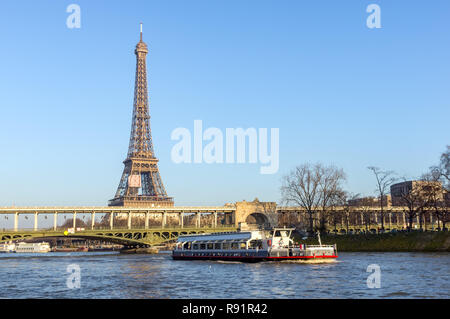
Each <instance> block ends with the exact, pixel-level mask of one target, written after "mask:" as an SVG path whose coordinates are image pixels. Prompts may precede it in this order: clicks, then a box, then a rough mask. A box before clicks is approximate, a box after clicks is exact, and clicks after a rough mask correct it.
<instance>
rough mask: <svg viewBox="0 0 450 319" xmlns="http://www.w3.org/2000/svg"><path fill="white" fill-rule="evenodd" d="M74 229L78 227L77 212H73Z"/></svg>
mask: <svg viewBox="0 0 450 319" xmlns="http://www.w3.org/2000/svg"><path fill="white" fill-rule="evenodd" d="M72 218H73V220H72V221H73V231H76V227H77V212H73V217H72Z"/></svg>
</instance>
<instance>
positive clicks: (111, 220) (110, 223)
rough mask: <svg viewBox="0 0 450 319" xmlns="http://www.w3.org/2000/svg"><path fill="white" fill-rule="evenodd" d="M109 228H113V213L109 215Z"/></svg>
mask: <svg viewBox="0 0 450 319" xmlns="http://www.w3.org/2000/svg"><path fill="white" fill-rule="evenodd" d="M109 228H111V229H113V228H114V212H111V213H109Z"/></svg>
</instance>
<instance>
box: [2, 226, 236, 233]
mask: <svg viewBox="0 0 450 319" xmlns="http://www.w3.org/2000/svg"><path fill="white" fill-rule="evenodd" d="M155 229H157V230H164V229H167V230H171V231H172V230H183V229H187V230H189V229H218V230H220V229H236V227H235V226H234V225H217V227H214V226H211V225H202V226H195V225H192V226H191V225H185V226H180V225H174V226H170V225H166V226H165V227H162V226H155V225H152V226H148V227H145V226H132V227H127V226H119V227H113V228H112V229H111V227H108V226H99V227H97V226H95V227H94V228H92V227H76V228H75V229H74V230H73V227H57V228H56V229H55V228H53V227H46V228H38V229H35V228H33V227H28V228H26V227H25V228H24V227H21V228H18V229H12V228H0V232H2V233H6V232H7V233H14V232H64V231H69V230H73V231H74V232H83V231H108V230H111V231H115V230H117V231H125V230H139V231H143V230H155Z"/></svg>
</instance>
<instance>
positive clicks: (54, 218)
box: [53, 212, 58, 231]
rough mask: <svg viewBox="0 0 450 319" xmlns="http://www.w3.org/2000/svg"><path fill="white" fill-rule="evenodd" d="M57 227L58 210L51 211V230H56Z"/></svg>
mask: <svg viewBox="0 0 450 319" xmlns="http://www.w3.org/2000/svg"><path fill="white" fill-rule="evenodd" d="M57 227H58V212H54V213H53V230H54V231H56V228H57Z"/></svg>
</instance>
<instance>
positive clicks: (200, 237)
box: [178, 232, 252, 242]
mask: <svg viewBox="0 0 450 319" xmlns="http://www.w3.org/2000/svg"><path fill="white" fill-rule="evenodd" d="M251 237H252V233H251V232H235V233H213V234H195V235H182V236H180V237H178V242H187V241H219V240H248V239H250V238H251Z"/></svg>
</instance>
